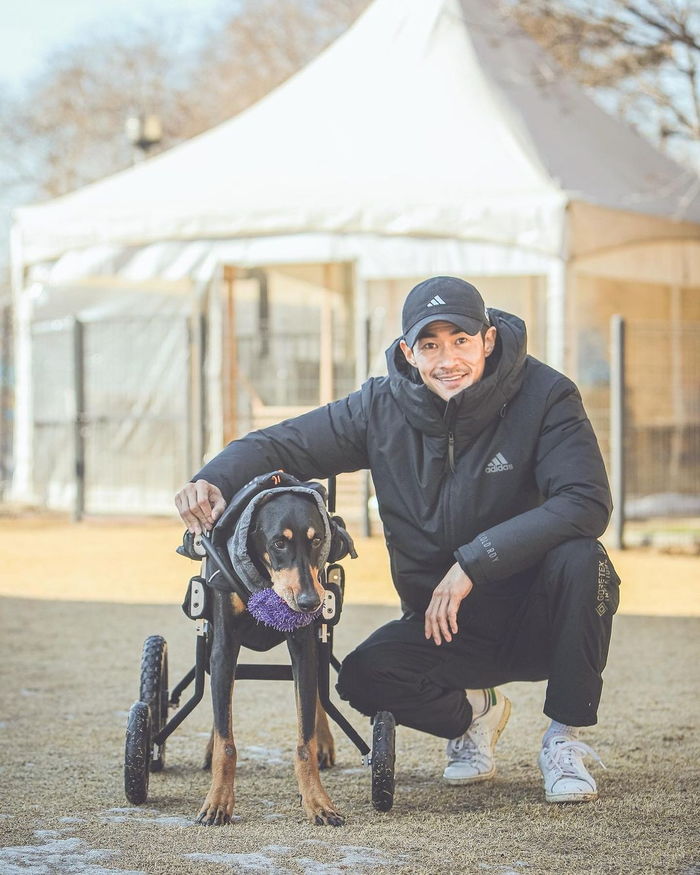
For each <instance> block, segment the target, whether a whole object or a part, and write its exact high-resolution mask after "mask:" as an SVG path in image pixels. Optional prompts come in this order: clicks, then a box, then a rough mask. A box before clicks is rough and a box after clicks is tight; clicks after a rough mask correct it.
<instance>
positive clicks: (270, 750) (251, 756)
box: [238, 744, 287, 766]
mask: <svg viewBox="0 0 700 875" xmlns="http://www.w3.org/2000/svg"><path fill="white" fill-rule="evenodd" d="M238 757H239V762H244V763H245V762H246V761H250V762H256V763H263V762H264V763H267V764H268V765H270V766H281V765H283V764H284V763H286V762H287V758H286V757H285V756H284V755H283V753H282V751H281V750H279V748H276V747H260V746H259V745H257V744H251V745H249V746H248V747H244V748H243V749H242V750H240V751H239V752H238Z"/></svg>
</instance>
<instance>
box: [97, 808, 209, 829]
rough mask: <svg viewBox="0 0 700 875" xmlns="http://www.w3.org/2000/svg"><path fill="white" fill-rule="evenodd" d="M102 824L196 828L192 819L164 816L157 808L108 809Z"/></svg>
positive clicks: (103, 816)
mask: <svg viewBox="0 0 700 875" xmlns="http://www.w3.org/2000/svg"><path fill="white" fill-rule="evenodd" d="M101 820H102V823H127V822H128V823H152V824H154V825H155V826H180V827H182V826H186V827H189V826H194V820H193V819H192V818H191V817H179V816H177V815H171V814H162V813H161V812H160V811H157V810H156V809H155V808H108V809H107V811H105V812H104V814H103V815H102V818H101Z"/></svg>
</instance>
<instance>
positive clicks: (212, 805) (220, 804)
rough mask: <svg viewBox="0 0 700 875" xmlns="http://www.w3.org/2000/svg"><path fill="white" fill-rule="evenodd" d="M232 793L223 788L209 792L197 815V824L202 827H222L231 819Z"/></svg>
mask: <svg viewBox="0 0 700 875" xmlns="http://www.w3.org/2000/svg"><path fill="white" fill-rule="evenodd" d="M233 802H234V796H233V792H232V791H230V790H226V789H223V788H217V789H212V790H210V791H209V794H208V795H207V798H206V799H205V800H204V805H202V808H201V810H200V812H199V814H198V815H197V820H196V822H197V823H200V824H201V825H202V826H224V825H225V824H227V823H231V820H232V819H233Z"/></svg>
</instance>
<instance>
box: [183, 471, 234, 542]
mask: <svg viewBox="0 0 700 875" xmlns="http://www.w3.org/2000/svg"><path fill="white" fill-rule="evenodd" d="M175 507H177V509H178V511H179V513H180V519H181V520H182V521H183V523H184V524H185V525H186V526H187V528H188V529H189V530H190V532H192V534H193V535H201V534H202V531H207V532H208V531H210V530H211V529H212V528H213V527H214V523H215V522H216V521H217V519H218V518H219V517H220V516H221V514H222V513H223V511H224V508H225V507H226V500H225V498H224V496H223V495H222V494H221V490H220V489H219V487H218V486H214V484H213V483H207V481H206V480H197V482H196V483H187V484H186V485H185V486H183V487H182V489H181V490H180V491H179V492H178V493H177V495H176V496H175Z"/></svg>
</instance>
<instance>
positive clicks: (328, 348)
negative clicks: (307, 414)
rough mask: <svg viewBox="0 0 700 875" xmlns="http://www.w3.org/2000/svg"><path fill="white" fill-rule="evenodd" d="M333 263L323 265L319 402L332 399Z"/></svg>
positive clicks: (322, 402) (325, 402)
mask: <svg viewBox="0 0 700 875" xmlns="http://www.w3.org/2000/svg"><path fill="white" fill-rule="evenodd" d="M334 347H335V343H334V342H333V265H332V264H324V265H323V297H322V298H321V343H320V351H321V355H320V358H321V361H320V375H319V376H320V379H319V404H328V402H329V401H332V400H333V395H334V391H335V387H334V385H333V382H334V381H333V349H334Z"/></svg>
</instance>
